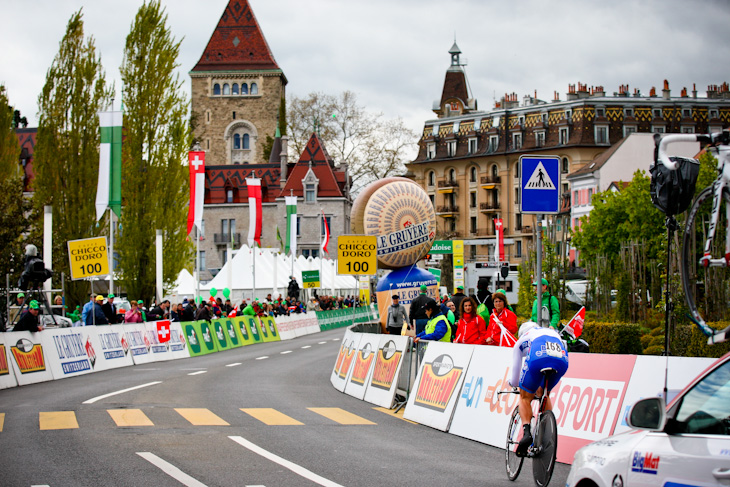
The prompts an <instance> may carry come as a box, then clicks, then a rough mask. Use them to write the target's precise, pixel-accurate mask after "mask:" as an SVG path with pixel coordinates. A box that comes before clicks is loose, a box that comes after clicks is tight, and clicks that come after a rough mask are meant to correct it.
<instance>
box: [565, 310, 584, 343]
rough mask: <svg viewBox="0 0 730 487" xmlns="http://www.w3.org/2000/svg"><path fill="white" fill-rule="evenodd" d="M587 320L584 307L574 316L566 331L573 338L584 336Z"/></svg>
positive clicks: (566, 326)
mask: <svg viewBox="0 0 730 487" xmlns="http://www.w3.org/2000/svg"><path fill="white" fill-rule="evenodd" d="M585 320H586V307H585V306H583V307H582V308H581V309H579V310H578V312H577V313H576V314H575V316H573V319H571V320H570V321H569V322H568V324H567V325H565V331H567V332H568V333H570V334H571V335H572V336H573V338H578V337H579V336H581V335H582V334H583V323H584V322H585Z"/></svg>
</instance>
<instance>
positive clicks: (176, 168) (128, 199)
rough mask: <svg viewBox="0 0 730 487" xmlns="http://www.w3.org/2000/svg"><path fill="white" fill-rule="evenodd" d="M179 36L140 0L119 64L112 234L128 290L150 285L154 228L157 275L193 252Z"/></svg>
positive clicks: (171, 273) (170, 276)
mask: <svg viewBox="0 0 730 487" xmlns="http://www.w3.org/2000/svg"><path fill="white" fill-rule="evenodd" d="M179 51H180V41H177V40H175V39H174V38H173V36H172V34H171V33H170V29H169V28H168V26H167V15H166V14H165V12H164V9H163V8H161V7H160V2H159V1H156V0H155V1H152V2H149V3H145V4H144V5H142V7H140V9H139V11H138V12H137V16H136V17H135V19H134V23H133V24H132V29H131V31H130V33H129V35H128V36H127V40H126V45H125V49H124V61H123V63H122V67H121V75H122V83H123V88H122V91H123V98H124V107H125V113H124V128H125V138H124V144H123V146H122V197H123V200H124V206H123V208H122V218H121V226H122V230H121V232H120V235H119V239H118V241H117V250H118V252H119V265H120V267H121V268H122V273H123V275H122V279H121V281H122V285H123V287H124V289H126V290H127V292H128V294H129V296H130V298H136V299H139V298H142V299H145V300H149V299H150V298H152V297H153V296H154V293H155V277H156V273H155V236H156V230H158V229H159V230H162V231H163V242H164V244H163V253H164V257H165V260H164V266H163V278H164V281H165V283H166V284H167V285H169V284H172V283H173V282H174V281H175V279H176V278H177V275H178V273H179V272H180V270H181V269H182V268H183V267H186V266H187V265H188V264H189V262H190V260H191V259H192V257H193V246H192V244H191V243H190V241H188V240H187V235H186V222H187V205H188V197H189V193H188V181H189V178H188V168H187V166H185V165H183V162H184V161H185V162H186V161H187V151H188V150H189V148H190V145H191V143H192V133H191V130H190V125H189V121H188V119H187V116H188V115H187V114H188V108H189V107H188V103H189V102H188V100H187V99H186V96H185V94H184V93H183V91H182V84H183V83H182V82H181V81H180V79H179V77H178V76H177V74H176V73H175V69H176V68H177V66H178V63H177V57H178V54H179Z"/></svg>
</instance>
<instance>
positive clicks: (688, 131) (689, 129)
mask: <svg viewBox="0 0 730 487" xmlns="http://www.w3.org/2000/svg"><path fill="white" fill-rule="evenodd" d="M682 133H683V134H693V133H695V128H694V127H682Z"/></svg>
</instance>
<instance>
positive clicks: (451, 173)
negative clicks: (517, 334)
mask: <svg viewBox="0 0 730 487" xmlns="http://www.w3.org/2000/svg"><path fill="white" fill-rule="evenodd" d="M455 181H456V170H455V169H449V182H450V183H453V182H455Z"/></svg>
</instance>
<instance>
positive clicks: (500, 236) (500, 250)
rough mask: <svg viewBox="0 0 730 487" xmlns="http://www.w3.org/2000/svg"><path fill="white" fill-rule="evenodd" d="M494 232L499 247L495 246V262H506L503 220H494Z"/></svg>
mask: <svg viewBox="0 0 730 487" xmlns="http://www.w3.org/2000/svg"><path fill="white" fill-rule="evenodd" d="M494 230H495V232H496V233H497V245H495V246H494V260H495V261H497V262H504V225H503V223H502V219H501V218H495V219H494Z"/></svg>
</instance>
